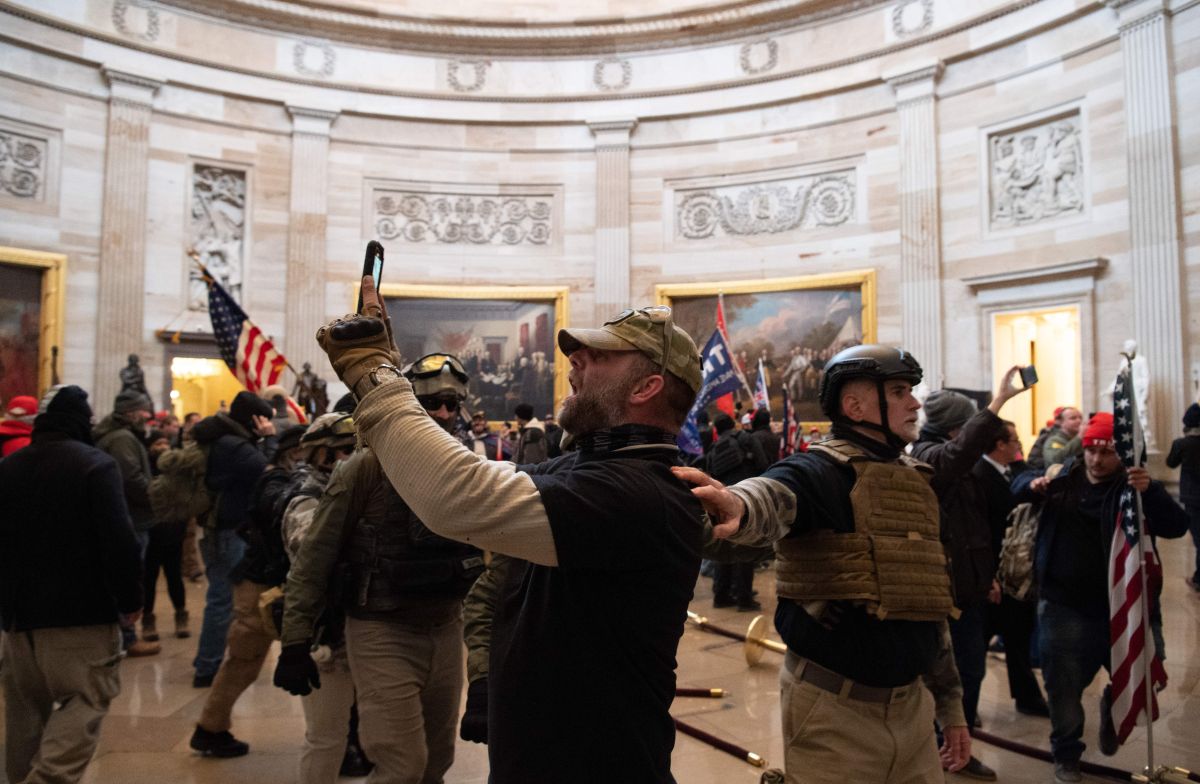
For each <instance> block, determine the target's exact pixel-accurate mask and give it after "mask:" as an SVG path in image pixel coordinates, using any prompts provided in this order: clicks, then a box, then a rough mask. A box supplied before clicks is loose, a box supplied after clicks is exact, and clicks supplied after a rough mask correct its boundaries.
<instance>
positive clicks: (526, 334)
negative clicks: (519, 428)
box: [381, 283, 568, 423]
mask: <svg viewBox="0 0 1200 784" xmlns="http://www.w3.org/2000/svg"><path fill="white" fill-rule="evenodd" d="M381 291H382V294H383V296H384V298H385V299H386V300H387V306H388V314H389V315H390V316H391V319H392V332H393V333H394V335H395V337H396V346H397V348H399V349H400V353H401V355H402V357H403V359H404V362H405V363H406V364H407V363H409V362H412V361H413V360H415V359H417V358H418V357H421V356H424V355H425V354H431V353H434V352H437V351H444V352H446V353H448V354H454V355H455V356H457V357H458V358H459V359H461V360H462V362H463V365H464V366H465V367H466V370H467V373H468V374H469V375H470V377H471V380H470V383H469V385H468V394H467V403H466V408H467V411H469V412H470V413H472V414H474V413H476V412H479V411H482V412H483V413H484V414H485V415H486V416H487V418H488V420H489V421H491V422H497V423H498V422H503V421H506V420H507V421H511V420H513V419H514V418H515V411H514V410H515V409H516V407H517V405H518V404H519V403H529V404H530V405H531V406H533V412H534V416H536V417H537V418H538V419H541V418H543V417H544V416H545V415H546V414H548V413H551V412H554V411H557V408H558V404H559V403H560V402H561V401H562V399H563V398H564V397H565V396H566V390H567V370H568V366H567V362H566V358H565V357H563V356H562V355H561V354H560V353H559V352H558V350H557V348H556V344H555V336H556V335H557V334H558V330H559V329H560V328H562V327H564V326H566V324H567V317H568V315H567V294H568V289H567V288H566V287H524V286H478V287H473V286H416V285H413V286H407V285H403V284H388V283H384V285H383V286H382V287H381Z"/></svg>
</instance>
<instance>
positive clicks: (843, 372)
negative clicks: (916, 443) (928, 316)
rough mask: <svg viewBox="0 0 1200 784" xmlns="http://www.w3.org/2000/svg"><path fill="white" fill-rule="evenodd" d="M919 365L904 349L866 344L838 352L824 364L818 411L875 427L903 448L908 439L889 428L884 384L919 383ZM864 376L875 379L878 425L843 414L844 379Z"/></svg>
mask: <svg viewBox="0 0 1200 784" xmlns="http://www.w3.org/2000/svg"><path fill="white" fill-rule="evenodd" d="M922 375H923V373H922V370H921V364H920V363H919V362H917V360H916V358H914V357H913V355H912V354H910V353H908V352H907V351H905V350H904V349H900V348H893V347H892V346H882V345H879V344H865V345H861V346H852V347H850V348H847V349H843V350H842V351H839V352H838V353H837V354H834V355H833V357H832V358H831V359H830V360H829V361H828V362H827V363H826V364H825V375H824V376H822V378H821V391H820V401H821V411H823V412H824V413H825V416H827V417H829V419H830V421H833V422H843V423H846V424H851V425H855V426H857V427H865V428H868V429H870V430H876V431H878V432H880V433H882V434H883V436H884V438H885V439H886V440H887V442H888V443H889V444H891V445H892V446H894V447H896V448H897V449H903V448H904V446H905V445H906V444H907V442H906V441H905V440H904V439H903V438H901V437H900V436H898V435H896V434H895V433H893V432H892V431H891V428H889V427H888V425H887V421H888V409H887V396H886V395H885V393H884V384H885V383H887V382H888V381H907V382H908V383H910V384H912V385H913V386H916V385H917V384H919V383H921V377H922ZM856 379H866V380H869V381H874V382H875V388H876V390H877V391H878V394H879V419H880V424H876V423H874V422H854V421H852V420H850V419H848V418H847V417H846V415H845V414H843V413H842V387H843V386H845V384H846V382H847V381H854V380H856Z"/></svg>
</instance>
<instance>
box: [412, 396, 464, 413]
mask: <svg viewBox="0 0 1200 784" xmlns="http://www.w3.org/2000/svg"><path fill="white" fill-rule="evenodd" d="M417 402H418V403H420V404H421V408H423V409H425V410H426V411H437V410H438V409H439V408H441V407H442V406H445V407H446V410H447V411H449V412H450V413H451V414H453V413H454V412H455V411H457V410H458V396H457V395H417Z"/></svg>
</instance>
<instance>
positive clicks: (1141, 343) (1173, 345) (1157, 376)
mask: <svg viewBox="0 0 1200 784" xmlns="http://www.w3.org/2000/svg"><path fill="white" fill-rule="evenodd" d="M1108 5H1109V6H1110V7H1112V8H1114V10H1116V12H1117V17H1118V21H1119V24H1120V31H1121V57H1122V61H1123V63H1124V66H1125V68H1124V71H1125V122H1126V127H1127V132H1126V136H1125V154H1126V159H1127V160H1128V162H1129V234H1130V238H1129V239H1130V243H1129V244H1130V248H1129V250H1130V261H1131V264H1130V273H1131V275H1132V290H1133V337H1134V339H1136V340H1137V342H1138V352H1139V354H1141V355H1142V356H1144V357H1146V359H1147V363H1148V365H1149V368H1150V374H1151V375H1150V396H1149V397H1150V401H1149V402H1150V405H1149V408H1150V428H1151V429H1152V430H1153V431H1154V436H1155V437H1154V439H1150V438H1147V443H1148V445H1150V446H1151V448H1152V449H1153V448H1154V444H1155V443H1157V444H1158V445H1162V444H1164V443H1169V441H1170V435H1171V434H1172V433H1173V432H1174V431H1175V427H1176V426H1177V425H1178V421H1179V417H1180V416H1181V415H1182V414H1183V410H1184V408H1185V407H1186V406H1187V388H1188V379H1187V376H1186V373H1185V369H1184V360H1183V341H1184V331H1185V329H1186V325H1185V323H1184V320H1183V305H1182V300H1181V294H1180V289H1181V288H1182V287H1181V286H1180V282H1181V281H1182V280H1183V278H1182V266H1181V260H1180V255H1181V251H1180V234H1179V225H1180V212H1179V201H1178V199H1177V196H1176V194H1177V193H1178V189H1179V182H1178V178H1179V170H1180V169H1179V161H1178V158H1177V154H1176V149H1175V125H1176V119H1175V104H1174V100H1173V85H1174V79H1173V76H1172V58H1171V51H1170V46H1169V37H1170V31H1169V30H1168V26H1169V25H1170V16H1169V12H1168V11H1167V4H1166V3H1165V2H1163V0H1141V1H1140V2H1138V1H1136V0H1135V2H1117V1H1115V0H1110V2H1109V3H1108ZM1110 350H1114V351H1115V350H1116V347H1111V349H1110Z"/></svg>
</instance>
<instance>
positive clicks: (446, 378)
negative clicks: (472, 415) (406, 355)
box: [404, 353, 470, 413]
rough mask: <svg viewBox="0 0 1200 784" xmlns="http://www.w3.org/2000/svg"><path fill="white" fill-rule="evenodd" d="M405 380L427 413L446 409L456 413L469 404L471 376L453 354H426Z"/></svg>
mask: <svg viewBox="0 0 1200 784" xmlns="http://www.w3.org/2000/svg"><path fill="white" fill-rule="evenodd" d="M404 377H405V378H407V379H408V380H409V381H410V382H412V386H413V394H415V395H416V396H417V401H418V402H419V403H420V404H421V406H422V407H423V408H424V409H425V410H426V411H436V410H438V408H440V407H441V406H445V407H446V410H447V411H449V412H451V413H453V412H455V411H457V410H458V407H459V404H461V403H462V401H463V400H466V397H467V382H468V381H469V380H470V376H468V375H467V371H466V370H465V369H464V368H463V365H462V362H459V361H458V357H456V356H454V355H453V354H441V353H438V354H426V355H425V356H423V357H421V358H420V359H418V360H417V361H416V362H413V363H412V364H411V365H409V366H408V367H406V368H405V369H404Z"/></svg>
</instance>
